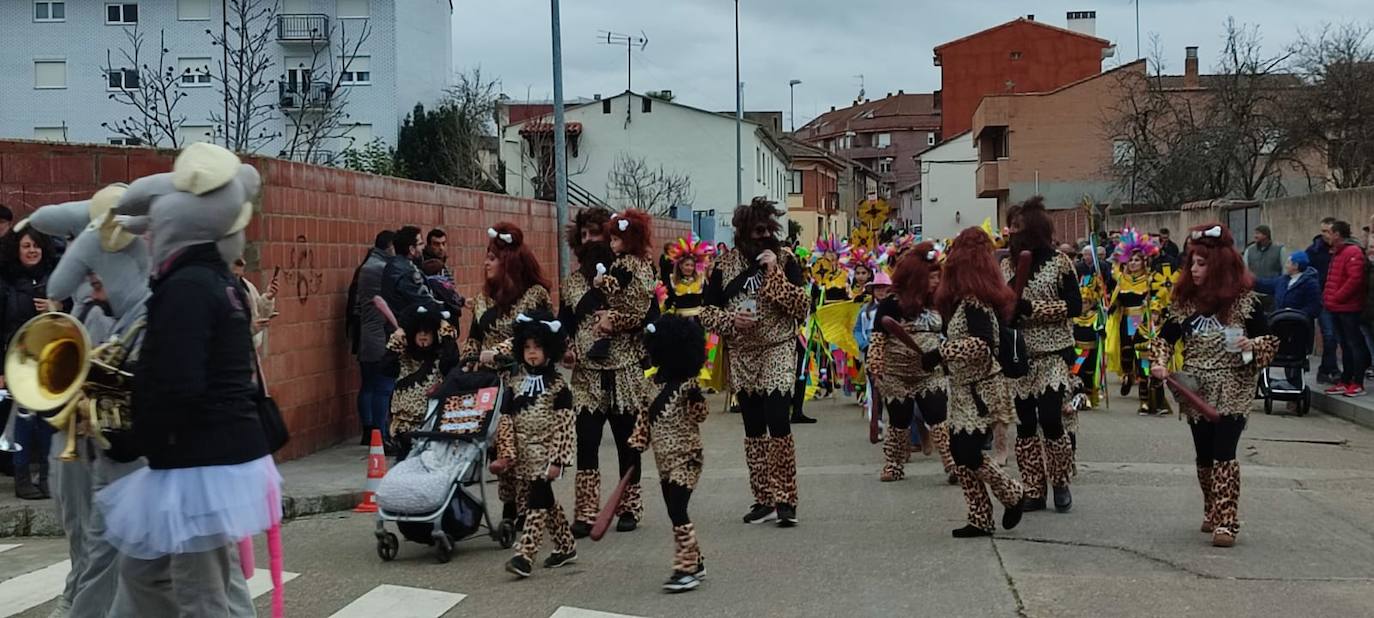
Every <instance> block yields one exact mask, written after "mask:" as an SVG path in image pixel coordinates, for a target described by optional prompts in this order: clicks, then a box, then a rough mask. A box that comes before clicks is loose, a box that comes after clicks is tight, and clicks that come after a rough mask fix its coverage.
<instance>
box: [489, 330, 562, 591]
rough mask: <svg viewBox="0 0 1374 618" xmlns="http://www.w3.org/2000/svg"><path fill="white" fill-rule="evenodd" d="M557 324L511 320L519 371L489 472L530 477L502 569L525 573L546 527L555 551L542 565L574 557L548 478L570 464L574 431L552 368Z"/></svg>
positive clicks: (558, 340) (558, 354) (557, 351)
mask: <svg viewBox="0 0 1374 618" xmlns="http://www.w3.org/2000/svg"><path fill="white" fill-rule="evenodd" d="M562 327H563V325H562V324H561V323H559V322H558V320H555V319H553V314H551V313H549V312H547V311H537V312H535V313H533V314H528V315H527V314H523V313H522V314H520V315H519V316H518V317H517V318H516V322H515V340H514V348H515V350H516V355H517V356H518V357H519V359H520V368H521V370H522V375H518V376H516V377H515V378H513V379H512V383H513V384H514V385H515V386H514V387H513V388H508V389H507V392H506V396H505V402H504V405H503V408H502V410H501V419H500V420H499V421H497V427H496V453H497V459H496V460H495V461H493V462H492V463H491V471H492V472H493V473H495V474H505V473H506V472H507V471H510V472H513V474H514V475H515V476H516V477H517V478H518V479H520V480H521V481H524V482H526V483H528V494H527V497H526V502H525V509H526V510H525V518H524V520H525V521H524V526H523V527H522V528H521V531H520V540H519V541H517V542H516V543H515V556H513V557H511V559H510V560H509V561H508V562H506V570H507V571H509V572H510V573H513V574H515V575H516V576H518V577H522V578H523V577H529V576H530V574H531V572H532V571H533V563H534V558H535V556H536V555H537V554H538V553H539V546H540V544H541V543H542V542H543V538H544V530H545V529H546V528H547V529H548V531H549V534H550V535H551V536H552V537H553V553H552V554H550V555H549V557H548V558H547V559H546V560H544V568H546V569H556V568H558V567H561V566H565V565H568V564H572V563H573V562H575V561H576V560H577V545H576V541H574V540H573V534H572V528H571V527H570V526H569V525H568V518H567V516H566V515H565V514H564V513H563V507H562V506H559V504H558V502H557V501H556V500H555V499H554V495H553V485H552V483H553V481H555V480H557V479H558V477H560V476H562V475H563V470H564V469H565V468H567V467H569V466H572V465H573V464H574V463H576V461H577V460H576V456H577V450H576V446H575V445H576V440H577V435H576V433H575V432H574V430H573V421H574V418H575V416H574V414H573V403H572V390H571V389H569V388H568V384H567V382H566V381H564V379H563V375H562V374H561V373H560V372H559V371H558V361H559V360H560V359H562V358H563V351H564V349H565V348H566V346H567V342H566V340H565V339H564V334H563V332H562V330H563V328H562Z"/></svg>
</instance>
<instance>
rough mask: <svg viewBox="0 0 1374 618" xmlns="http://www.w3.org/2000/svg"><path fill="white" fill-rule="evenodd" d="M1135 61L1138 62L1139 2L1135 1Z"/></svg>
mask: <svg viewBox="0 0 1374 618" xmlns="http://www.w3.org/2000/svg"><path fill="white" fill-rule="evenodd" d="M1135 59H1136V60H1140V0H1135Z"/></svg>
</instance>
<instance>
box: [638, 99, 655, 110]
mask: <svg viewBox="0 0 1374 618" xmlns="http://www.w3.org/2000/svg"><path fill="white" fill-rule="evenodd" d="M639 111H640V113H643V114H650V113H653V111H654V99H653V98H652V97H644V98H643V99H641V103H640V105H639Z"/></svg>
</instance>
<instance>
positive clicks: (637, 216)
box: [605, 208, 654, 258]
mask: <svg viewBox="0 0 1374 618" xmlns="http://www.w3.org/2000/svg"><path fill="white" fill-rule="evenodd" d="M622 222H623V223H622ZM622 226H623V227H624V229H621V227H622ZM605 230H606V236H607V237H610V236H614V237H616V238H619V239H620V242H621V243H624V245H625V251H624V253H627V254H629V255H633V256H637V257H642V258H643V257H649V250H650V249H651V247H652V246H653V242H654V241H653V238H654V219H653V217H650V216H649V213H647V212H644V211H642V210H640V209H638V208H630V209H627V210H625V211H624V212H618V213H615V214H613V215H611V219H610V220H609V221H607V222H606V227H605Z"/></svg>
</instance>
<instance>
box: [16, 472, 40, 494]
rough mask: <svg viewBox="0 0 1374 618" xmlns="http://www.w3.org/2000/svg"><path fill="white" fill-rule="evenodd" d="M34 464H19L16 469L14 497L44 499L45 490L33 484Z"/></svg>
mask: <svg viewBox="0 0 1374 618" xmlns="http://www.w3.org/2000/svg"><path fill="white" fill-rule="evenodd" d="M30 468H32V466H17V467H16V468H15V470H14V497H16V498H19V499H20V500H42V499H43V497H44V496H43V492H41V491H38V487H37V486H35V485H34V484H33V475H32V473H30V472H29V470H30Z"/></svg>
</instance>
